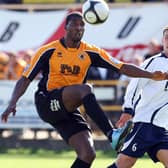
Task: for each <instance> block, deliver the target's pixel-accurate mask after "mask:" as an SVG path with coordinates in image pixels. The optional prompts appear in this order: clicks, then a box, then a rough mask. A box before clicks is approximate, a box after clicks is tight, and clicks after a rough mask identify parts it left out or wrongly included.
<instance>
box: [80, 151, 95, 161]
mask: <svg viewBox="0 0 168 168" xmlns="http://www.w3.org/2000/svg"><path fill="white" fill-rule="evenodd" d="M78 157H79V158H80V159H82V160H84V161H86V162H89V163H92V162H93V161H94V159H95V158H96V153H95V151H94V150H85V151H83V152H81V153H80V154H79V156H78Z"/></svg>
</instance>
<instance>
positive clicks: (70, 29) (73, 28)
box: [66, 17, 85, 42]
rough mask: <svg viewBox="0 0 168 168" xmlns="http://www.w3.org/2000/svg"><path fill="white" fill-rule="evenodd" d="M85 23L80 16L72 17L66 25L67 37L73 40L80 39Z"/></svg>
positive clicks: (77, 40)
mask: <svg viewBox="0 0 168 168" xmlns="http://www.w3.org/2000/svg"><path fill="white" fill-rule="evenodd" d="M84 27H85V23H84V21H83V19H82V18H80V17H73V18H72V19H71V20H70V21H69V23H68V24H67V26H66V31H67V38H68V39H71V40H72V41H73V42H79V41H81V39H82V37H83V33H84V30H85V28H84Z"/></svg>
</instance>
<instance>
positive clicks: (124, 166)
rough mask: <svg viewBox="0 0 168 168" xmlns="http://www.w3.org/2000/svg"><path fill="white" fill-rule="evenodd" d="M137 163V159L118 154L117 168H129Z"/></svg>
mask: <svg viewBox="0 0 168 168" xmlns="http://www.w3.org/2000/svg"><path fill="white" fill-rule="evenodd" d="M136 161H137V158H134V157H130V156H127V155H125V154H122V153H121V154H119V155H118V157H117V161H116V164H117V167H118V168H131V167H132V166H133V165H134V164H135V163H136Z"/></svg>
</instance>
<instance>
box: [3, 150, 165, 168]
mask: <svg viewBox="0 0 168 168" xmlns="http://www.w3.org/2000/svg"><path fill="white" fill-rule="evenodd" d="M74 158H75V153H74V152H73V151H71V150H68V151H60V152H55V151H47V150H40V149H39V150H36V151H33V150H30V149H17V150H9V151H7V152H2V151H1V154H0V163H1V167H5V168H69V167H70V165H71V164H72V163H73V160H74ZM115 158H116V155H115V153H114V152H112V151H109V152H107V151H106V152H103V151H97V158H96V160H95V161H94V163H93V166H92V168H106V167H107V166H108V165H110V164H111V163H112V162H113V161H114V160H115ZM134 168H163V166H162V165H161V164H160V163H157V164H154V163H153V162H152V161H151V160H150V159H149V158H148V157H147V156H145V157H143V158H141V159H139V160H138V162H137V163H136V165H135V166H134Z"/></svg>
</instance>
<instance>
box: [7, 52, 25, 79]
mask: <svg viewBox="0 0 168 168" xmlns="http://www.w3.org/2000/svg"><path fill="white" fill-rule="evenodd" d="M8 56H9V58H10V61H9V68H8V74H7V75H8V79H9V80H16V79H19V78H20V77H21V75H22V73H23V71H24V69H25V67H26V62H25V61H24V60H23V59H21V58H19V57H18V56H17V54H16V53H14V52H10V53H8Z"/></svg>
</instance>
